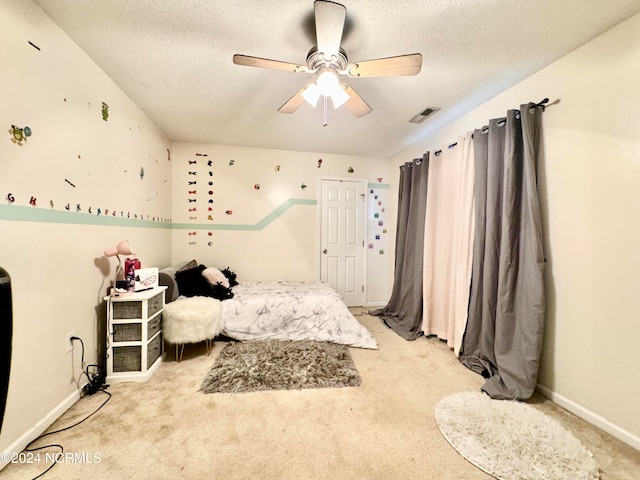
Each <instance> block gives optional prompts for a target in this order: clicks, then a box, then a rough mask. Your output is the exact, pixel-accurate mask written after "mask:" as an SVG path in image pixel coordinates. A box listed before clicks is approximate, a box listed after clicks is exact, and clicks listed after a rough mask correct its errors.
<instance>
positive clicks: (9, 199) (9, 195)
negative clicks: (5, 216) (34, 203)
mask: <svg viewBox="0 0 640 480" xmlns="http://www.w3.org/2000/svg"><path fill="white" fill-rule="evenodd" d="M15 201H16V198H15V197H14V196H13V195H12V194H11V193H8V194H7V202H9V203H13V202H15Z"/></svg>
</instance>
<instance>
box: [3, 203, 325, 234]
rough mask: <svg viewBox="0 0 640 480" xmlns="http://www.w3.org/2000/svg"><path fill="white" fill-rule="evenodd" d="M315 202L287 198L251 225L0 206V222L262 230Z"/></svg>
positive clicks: (177, 228) (178, 228)
mask: <svg viewBox="0 0 640 480" xmlns="http://www.w3.org/2000/svg"><path fill="white" fill-rule="evenodd" d="M317 204H318V201H317V200H315V199H309V198H290V199H289V200H287V201H286V202H284V203H283V204H282V205H280V206H278V207H276V208H275V209H274V210H273V211H272V212H271V213H269V214H268V215H266V216H265V217H264V218H263V219H262V220H260V221H259V222H257V223H256V224H254V225H249V224H247V225H242V224H209V223H197V224H196V223H169V222H154V221H151V220H141V219H136V218H124V217H114V216H109V215H96V214H89V213H82V212H67V211H66V210H48V209H46V208H38V207H25V206H20V205H0V220H11V221H17V222H39V223H62V224H71V225H103V226H110V227H136V228H166V229H176V230H247V231H257V230H263V229H264V228H265V227H266V226H267V225H269V224H271V223H273V222H274V221H275V220H276V219H277V218H278V217H280V216H281V215H283V214H284V213H285V212H286V211H287V210H289V209H290V208H291V207H293V206H294V205H317Z"/></svg>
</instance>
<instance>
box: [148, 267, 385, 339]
mask: <svg viewBox="0 0 640 480" xmlns="http://www.w3.org/2000/svg"><path fill="white" fill-rule="evenodd" d="M160 283H161V284H162V285H165V286H167V287H168V289H167V294H166V301H167V302H170V301H173V300H176V301H177V302H180V301H181V300H182V299H183V298H184V297H183V296H182V295H181V292H180V290H179V286H178V282H176V280H175V269H164V270H162V271H161V274H160ZM230 290H231V291H232V296H231V298H228V297H227V298H224V299H219V300H218V301H216V302H213V304H215V305H216V307H218V308H219V309H220V310H219V312H220V318H221V323H222V331H221V333H222V334H223V335H225V336H227V337H229V338H232V339H234V340H239V341H248V340H265V339H277V340H317V341H326V342H333V343H340V344H344V345H349V346H351V347H359V348H367V349H377V348H378V345H377V342H376V340H375V339H374V338H373V336H372V335H371V333H370V332H369V331H368V330H367V329H366V328H365V327H364V326H363V325H362V324H361V323H360V322H358V320H357V319H356V318H355V317H354V316H353V314H352V313H351V312H350V311H349V309H348V308H347V307H346V305H345V304H344V302H343V301H342V297H341V296H340V295H339V294H338V293H337V292H336V291H335V290H334V289H333V288H332V287H331V285H329V284H328V283H325V282H303V281H298V282H294V281H277V282H240V283H237V284H235V285H233V286H232V287H231V288H230ZM187 304H188V302H187V303H185V305H187Z"/></svg>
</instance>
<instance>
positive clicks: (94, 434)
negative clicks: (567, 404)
mask: <svg viewBox="0 0 640 480" xmlns="http://www.w3.org/2000/svg"><path fill="white" fill-rule="evenodd" d="M359 311H360V310H354V312H356V313H357V312H359ZM358 319H359V320H360V321H361V322H362V323H363V324H364V325H365V326H366V327H367V328H368V329H369V330H370V331H371V332H372V333H373V335H374V337H375V338H376V340H377V341H378V344H379V347H380V348H379V350H364V349H357V348H352V349H350V353H351V356H352V357H353V361H354V363H355V365H356V366H357V368H358V372H359V374H360V377H361V379H362V384H361V385H360V386H359V387H357V388H319V389H306V390H284V391H265V392H253V393H251V394H244V393H242V394H209V395H205V394H203V393H202V392H199V391H198V389H199V388H200V384H201V382H202V379H203V378H204V377H205V375H206V374H207V372H208V371H209V370H210V368H211V366H212V364H213V362H214V359H215V357H216V356H217V355H218V354H219V352H220V351H221V350H222V348H223V347H224V346H225V343H224V342H216V344H215V347H214V351H213V353H212V355H211V356H207V355H206V349H205V346H204V344H202V345H196V346H187V348H186V349H185V353H184V358H183V360H182V362H180V363H177V362H175V361H174V360H173V349H169V350H168V352H169V353H168V355H169V357H168V358H167V359H166V361H165V362H164V363H163V364H162V365H161V367H160V368H159V369H158V371H156V373H155V374H154V375H153V376H152V377H151V379H149V381H148V382H146V383H141V384H137V383H120V384H115V385H112V386H111V387H110V389H109V391H110V392H111V393H112V395H113V398H112V399H111V401H110V402H109V403H107V404H106V405H105V406H104V407H103V408H102V409H101V410H100V411H99V412H98V413H96V414H95V415H94V416H93V417H91V418H90V419H89V420H87V421H86V422H84V423H83V424H81V425H80V426H78V427H75V428H73V429H71V430H68V431H66V432H63V433H60V434H57V435H52V436H51V437H48V438H46V439H44V440H46V441H47V442H48V443H59V444H61V445H63V446H64V449H65V452H67V453H72V454H76V456H75V458H81V457H80V456H79V455H80V454H82V453H86V454H88V455H94V454H99V463H98V462H94V463H88V462H84V463H83V462H74V461H72V460H70V461H65V462H62V463H59V464H57V465H56V466H55V467H54V468H53V470H51V471H50V472H49V473H48V474H46V475H45V476H44V477H42V478H43V480H54V479H55V480H58V479H64V480H70V479H71V480H72V479H86V478H93V479H100V480H110V479H118V480H120V479H122V478H127V479H149V478H154V479H171V480H175V479H177V478H181V479H182V478H183V479H203V478H225V479H231V480H235V479H261V480H262V479H282V480H289V479H301V478H305V479H331V480H336V479H367V480H370V479H381V480H382V479H384V480H387V479H394V480H396V479H407V480H413V479H416V480H417V479H442V480H449V479H451V480H458V479H465V480H490V479H491V478H492V477H490V476H489V475H488V474H486V473H484V472H482V471H481V470H480V469H478V468H477V467H475V466H473V465H472V464H471V463H469V462H468V461H467V460H465V459H464V458H463V457H462V456H461V455H460V454H459V453H458V452H457V451H456V450H455V449H454V448H453V447H451V445H449V443H448V442H447V440H446V439H445V438H444V437H443V436H442V434H441V433H440V431H439V429H438V426H437V424H436V421H435V407H436V405H437V403H438V402H439V401H440V400H441V399H442V398H444V397H446V396H447V395H451V394H453V393H457V392H461V391H479V389H480V386H481V385H482V384H483V383H484V379H483V378H482V377H481V376H479V375H477V374H475V373H473V372H471V371H470V370H468V369H467V368H465V367H464V366H462V365H461V364H460V363H459V362H458V360H457V359H456V358H455V356H454V355H453V353H452V352H451V351H450V350H449V348H447V346H446V345H445V344H444V343H443V342H440V341H438V340H435V339H425V338H420V339H418V340H415V341H413V342H407V341H405V340H403V339H402V338H400V337H399V336H397V335H396V334H394V333H393V332H391V331H390V330H388V329H387V328H386V327H385V326H384V325H383V324H382V323H381V322H380V320H379V319H377V318H373V317H369V316H366V315H365V316H361V317H360V316H359V317H358ZM103 401H104V396H103V395H102V394H96V395H94V396H92V397H87V398H85V399H83V400H81V401H80V402H78V403H77V404H76V405H75V406H74V407H73V408H71V409H70V410H69V411H68V412H67V413H66V414H65V415H64V416H63V417H62V418H61V419H60V420H59V421H58V422H56V423H55V424H54V425H53V428H60V427H63V426H65V425H70V424H72V423H75V422H76V421H78V420H79V419H81V418H83V417H84V416H86V415H87V414H88V413H91V412H92V411H94V410H95V408H96V407H97V406H99V405H100V403H102V402H103ZM532 405H533V406H534V407H535V408H536V409H539V410H541V411H543V412H545V413H546V414H548V415H550V416H551V417H552V418H554V419H556V420H557V421H559V422H560V423H561V424H562V425H563V426H564V427H565V428H568V429H569V430H570V431H571V432H572V433H573V434H574V435H575V436H576V437H577V438H578V439H579V440H580V441H581V442H582V443H583V444H584V445H585V446H586V447H587V448H588V449H589V450H590V451H591V452H592V453H593V454H594V458H595V460H596V462H597V463H598V465H599V467H600V468H601V470H602V475H601V478H602V479H603V480H608V479H610V480H613V479H615V480H637V479H638V478H640V452H638V451H637V450H634V449H633V448H631V447H629V446H627V445H625V444H623V443H622V442H620V441H618V440H616V439H614V438H612V437H611V436H609V435H607V434H605V433H604V432H602V431H600V430H598V429H596V428H594V427H592V426H590V425H589V424H587V423H586V422H584V421H582V420H580V419H578V418H576V417H575V416H574V415H572V414H570V413H568V412H566V411H565V410H563V409H561V408H560V407H558V406H556V405H555V404H553V403H552V402H550V401H548V400H546V399H543V398H542V397H539V396H536V397H534V399H533V401H532ZM42 443H45V442H44V441H43V442H42ZM39 444H41V443H39ZM52 451H56V450H55V449H52ZM85 458H86V457H85ZM92 458H93V457H92ZM43 469H44V468H43V466H42V465H36V464H31V465H9V466H8V467H7V468H5V469H4V470H3V471H1V472H0V479H1V480H5V479H7V480H13V479H30V478H34V477H35V476H36V475H38V474H39V473H40V472H41V471H42V470H43Z"/></svg>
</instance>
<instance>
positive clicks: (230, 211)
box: [224, 210, 233, 215]
mask: <svg viewBox="0 0 640 480" xmlns="http://www.w3.org/2000/svg"><path fill="white" fill-rule="evenodd" d="M224 213H226V214H227V215H233V210H225V212H224Z"/></svg>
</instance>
